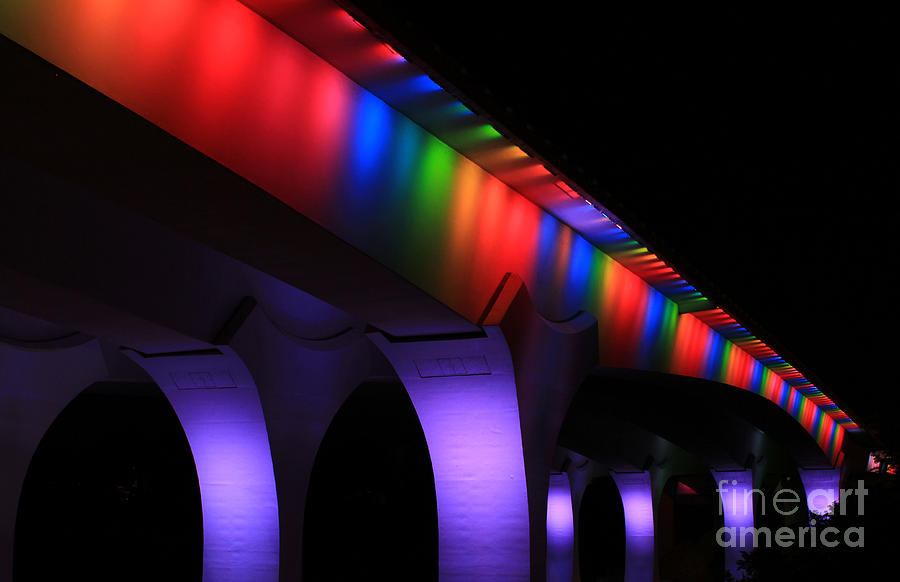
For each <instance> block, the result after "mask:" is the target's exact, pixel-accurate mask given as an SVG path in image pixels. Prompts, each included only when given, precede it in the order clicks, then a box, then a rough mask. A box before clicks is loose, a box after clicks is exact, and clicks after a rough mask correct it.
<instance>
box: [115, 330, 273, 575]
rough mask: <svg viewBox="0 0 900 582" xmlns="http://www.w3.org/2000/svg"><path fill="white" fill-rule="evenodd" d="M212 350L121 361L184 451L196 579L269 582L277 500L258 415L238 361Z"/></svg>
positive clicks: (250, 384) (254, 396) (245, 373)
mask: <svg viewBox="0 0 900 582" xmlns="http://www.w3.org/2000/svg"><path fill="white" fill-rule="evenodd" d="M220 350H221V351H223V352H225V353H224V354H223V355H203V356H178V357H169V358H166V357H162V358H142V357H140V356H138V355H136V354H134V353H130V354H129V355H130V356H131V358H132V359H133V360H134V361H135V362H137V363H138V364H139V365H140V366H142V367H143V368H144V369H145V370H147V372H148V373H149V374H150V375H151V376H152V377H153V379H154V380H155V381H156V383H157V384H158V385H159V387H160V388H161V389H162V391H163V392H164V393H165V395H166V397H167V398H168V399H169V402H171V404H172V408H174V409H175V412H176V414H178V419H179V420H180V421H181V426H182V427H183V428H184V433H185V435H186V436H187V439H188V442H189V443H190V445H191V452H192V453H193V455H194V464H195V465H196V467H197V477H198V479H199V481H200V502H201V505H202V509H203V580H204V581H215V582H220V581H222V582H232V581H233V582H238V581H244V580H258V581H259V582H277V580H278V539H279V537H278V536H279V532H278V500H277V497H276V492H275V474H274V471H273V469H272V453H271V452H270V450H269V438H268V433H267V432H266V425H265V421H264V419H263V414H262V408H261V406H260V402H259V396H258V394H257V392H256V386H255V384H254V382H253V380H252V378H251V376H250V373H249V371H248V370H247V368H246V367H245V366H244V364H243V362H242V361H241V360H240V358H239V357H238V356H237V355H235V354H234V353H233V352H232V351H231V350H230V349H229V348H225V347H221V348H220ZM229 385H230V386H229Z"/></svg>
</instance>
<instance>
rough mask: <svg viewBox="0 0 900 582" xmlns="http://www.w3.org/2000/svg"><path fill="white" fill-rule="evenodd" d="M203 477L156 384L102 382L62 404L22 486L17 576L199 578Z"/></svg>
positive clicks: (20, 580) (25, 580) (24, 579)
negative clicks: (200, 475)
mask: <svg viewBox="0 0 900 582" xmlns="http://www.w3.org/2000/svg"><path fill="white" fill-rule="evenodd" d="M202 559H203V520H202V511H201V505H200V486H199V482H198V479H197V472H196V468H195V466H194V459H193V456H192V454H191V449H190V446H189V445H188V441H187V438H186V437H185V434H184V431H183V430H182V427H181V423H180V422H179V420H178V417H177V416H176V414H175V411H174V410H173V409H172V407H171V405H170V404H169V402H168V400H167V399H166V397H165V395H164V394H163V393H162V391H161V390H160V389H159V388H158V387H157V386H156V385H154V384H145V383H141V384H138V383H113V382H103V383H97V384H94V385H92V386H90V387H88V388H87V389H86V390H84V391H83V392H82V393H81V394H79V395H78V396H77V397H76V398H75V399H74V400H72V402H70V403H69V405H68V406H66V408H65V409H64V410H63V411H62V412H61V413H60V414H59V416H58V417H57V418H56V420H55V421H54V422H53V424H52V425H51V426H50V428H49V429H48V430H47V432H46V434H45V435H44V437H43V438H42V439H41V442H40V444H39V445H38V448H37V450H36V451H35V454H34V456H33V457H32V460H31V463H30V465H29V467H28V471H27V473H26V475H25V480H24V483H23V487H22V493H21V495H20V498H19V506H18V512H17V517H16V525H15V539H14V556H13V578H14V580H16V582H30V581H42V580H74V579H90V580H96V581H104V580H123V579H128V580H147V581H150V580H154V581H155V580H160V579H165V578H166V577H168V578H173V577H174V578H176V579H180V580H199V579H200V577H201V573H202Z"/></svg>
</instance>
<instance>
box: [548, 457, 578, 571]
mask: <svg viewBox="0 0 900 582" xmlns="http://www.w3.org/2000/svg"><path fill="white" fill-rule="evenodd" d="M574 567H575V520H574V516H573V513H572V488H571V487H570V485H569V475H568V474H566V473H553V474H551V475H550V488H549V493H548V494H547V582H572V571H573V569H574Z"/></svg>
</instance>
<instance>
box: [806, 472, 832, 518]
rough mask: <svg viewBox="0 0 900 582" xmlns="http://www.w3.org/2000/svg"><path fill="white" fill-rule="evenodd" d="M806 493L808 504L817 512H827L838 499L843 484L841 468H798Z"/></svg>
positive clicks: (811, 509)
mask: <svg viewBox="0 0 900 582" xmlns="http://www.w3.org/2000/svg"><path fill="white" fill-rule="evenodd" d="M797 472H798V473H799V474H800V480H801V481H802V482H803V489H804V490H805V493H806V505H807V507H808V508H809V510H810V511H812V512H815V513H819V514H822V513H827V512H829V511H830V510H831V505H832V504H833V503H835V502H836V501H838V496H839V495H840V486H841V470H840V469H797Z"/></svg>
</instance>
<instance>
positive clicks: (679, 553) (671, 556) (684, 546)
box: [657, 473, 725, 582]
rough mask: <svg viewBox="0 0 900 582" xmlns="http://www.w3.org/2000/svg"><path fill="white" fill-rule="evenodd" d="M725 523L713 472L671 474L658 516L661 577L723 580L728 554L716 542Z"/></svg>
mask: <svg viewBox="0 0 900 582" xmlns="http://www.w3.org/2000/svg"><path fill="white" fill-rule="evenodd" d="M723 525H724V520H723V518H722V516H721V515H720V514H719V494H718V493H717V492H716V482H715V479H713V477H712V475H710V474H709V473H700V474H693V475H674V476H672V477H670V478H669V479H668V480H667V481H666V483H665V485H664V486H663V491H662V495H661V497H660V500H659V506H658V515H657V530H658V531H657V540H658V555H659V573H660V579H661V580H668V581H672V582H676V581H684V582H718V581H719V580H721V579H722V573H723V572H724V571H725V553H724V551H723V550H722V548H720V547H719V545H718V544H717V543H716V531H717V530H718V529H719V528H720V527H722V526H723Z"/></svg>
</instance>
